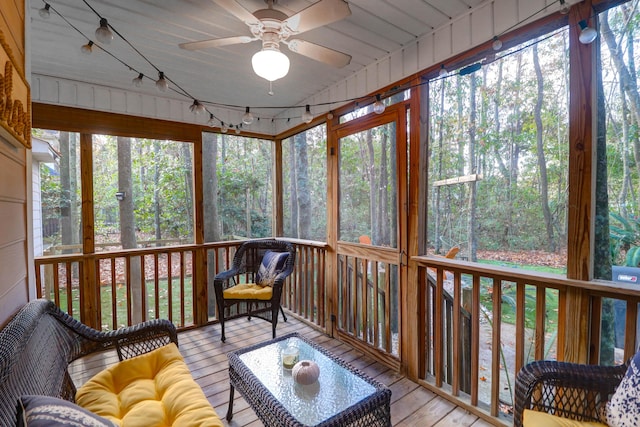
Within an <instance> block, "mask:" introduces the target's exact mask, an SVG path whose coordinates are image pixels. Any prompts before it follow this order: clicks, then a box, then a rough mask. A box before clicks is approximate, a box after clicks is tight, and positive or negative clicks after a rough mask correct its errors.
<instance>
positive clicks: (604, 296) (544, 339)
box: [412, 257, 640, 423]
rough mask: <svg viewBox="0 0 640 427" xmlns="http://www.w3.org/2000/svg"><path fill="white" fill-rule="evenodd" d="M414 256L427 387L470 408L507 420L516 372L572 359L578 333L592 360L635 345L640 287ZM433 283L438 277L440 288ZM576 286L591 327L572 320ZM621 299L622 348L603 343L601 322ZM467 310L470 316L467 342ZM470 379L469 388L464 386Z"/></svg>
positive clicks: (618, 355)
mask: <svg viewBox="0 0 640 427" xmlns="http://www.w3.org/2000/svg"><path fill="white" fill-rule="evenodd" d="M412 261H414V262H416V263H417V266H418V271H419V281H420V283H419V289H420V295H421V296H420V304H419V313H420V314H419V316H421V317H422V319H421V320H420V321H424V322H425V331H427V333H426V334H425V336H424V337H423V338H424V341H423V342H420V343H418V345H419V351H420V354H422V355H423V362H424V363H423V367H424V368H423V369H422V372H421V373H420V376H421V378H422V380H424V383H425V385H427V386H429V387H432V388H433V389H434V390H437V391H438V392H440V393H444V394H448V395H450V396H453V397H454V398H456V401H457V403H458V404H459V405H461V406H464V407H467V408H468V409H470V410H472V411H479V412H478V413H480V412H484V413H489V414H490V415H491V416H493V417H498V418H499V419H503V420H504V421H505V422H507V423H508V422H509V421H510V418H509V412H510V410H511V407H512V402H513V400H512V399H513V390H514V383H513V382H514V378H515V374H516V372H518V370H519V369H520V368H521V367H522V366H523V365H524V364H525V363H528V362H529V361H531V360H540V359H557V360H567V358H565V345H566V343H567V341H568V340H569V339H575V337H576V334H580V333H582V334H583V335H586V337H587V339H588V340H589V343H588V347H589V348H590V349H591V350H590V355H589V359H590V362H591V363H599V362H600V358H601V356H604V355H605V353H610V354H612V355H613V357H610V358H609V360H606V361H602V362H603V363H623V362H624V361H625V360H626V359H627V358H629V357H631V356H632V355H633V354H634V353H635V349H636V348H637V345H638V343H637V340H636V334H637V330H636V324H637V323H636V322H637V321H636V319H637V314H638V310H637V307H638V303H640V288H638V287H634V286H632V285H626V284H620V283H615V284H613V283H611V282H605V281H601V282H600V281H593V282H584V281H575V280H569V279H566V278H564V277H562V276H560V275H552V274H541V273H537V272H536V273H534V272H526V271H523V270H520V269H514V268H506V267H496V266H490V265H484V264H477V263H470V262H463V261H454V260H447V259H444V258H441V257H414V258H412ZM430 280H432V281H435V288H432V287H431V286H430V285H429V281H430ZM576 290H579V291H580V292H584V293H586V298H587V299H588V301H589V304H590V311H591V313H592V314H591V319H590V322H589V321H587V322H588V324H590V325H591V330H590V331H576V326H573V327H571V326H570V325H567V323H568V320H567V319H568V316H569V315H570V312H571V310H572V308H571V307H570V304H569V303H568V293H569V292H575V291H576ZM447 291H448V292H450V293H451V294H452V295H453V310H454V312H453V313H454V314H453V316H452V318H451V324H448V321H447V319H449V316H448V315H446V314H447V311H448V310H450V309H451V308H450V307H447V305H446V299H445V298H444V294H445V293H446V292H447ZM616 300H618V301H621V303H622V304H623V305H626V314H625V315H624V319H623V320H621V319H620V316H618V319H617V320H616V321H618V322H620V321H623V322H624V323H625V332H624V345H623V348H619V349H616V348H608V346H604V347H603V346H602V345H601V336H602V335H607V334H604V333H603V332H604V331H603V327H602V319H603V317H609V318H611V316H613V315H614V313H613V305H614V304H613V303H614V302H615V301H616ZM456 307H457V309H456ZM456 313H457V315H456ZM463 313H470V315H471V317H470V319H469V322H470V324H471V334H470V343H469V344H467V345H464V343H465V340H464V339H463V336H464V335H465V326H464V323H465V320H464V316H463ZM569 323H570V322H569ZM609 335H610V331H609ZM452 343H453V344H452ZM448 371H449V372H450V377H449V376H448V374H447V372H448ZM469 373H470V376H469ZM468 379H470V384H469V386H468V388H467V387H465V386H463V385H464V384H465V382H466V381H468Z"/></svg>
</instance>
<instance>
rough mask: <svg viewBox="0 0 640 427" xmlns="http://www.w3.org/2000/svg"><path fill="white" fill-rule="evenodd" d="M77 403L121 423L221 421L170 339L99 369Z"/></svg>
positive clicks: (213, 426)
mask: <svg viewBox="0 0 640 427" xmlns="http://www.w3.org/2000/svg"><path fill="white" fill-rule="evenodd" d="M76 403H78V405H80V406H82V407H83V408H85V409H87V410H89V411H91V412H93V413H95V414H98V415H100V416H101V417H104V418H107V419H108V420H111V421H113V422H115V423H116V424H118V425H120V426H121V427H136V426H145V427H151V426H156V427H164V426H173V425H175V426H194V427H195V426H206V427H221V426H222V425H223V424H222V422H221V421H220V418H219V417H218V415H217V414H216V412H215V410H214V409H213V408H212V407H211V405H210V404H209V401H208V400H207V398H206V397H205V395H204V393H203V392H202V389H201V388H200V386H199V385H198V384H197V383H196V382H195V380H194V379H193V377H192V376H191V372H189V368H188V367H187V365H186V363H185V362H184V360H183V359H182V356H181V355H180V352H179V351H178V347H177V346H176V345H175V344H173V343H171V344H168V345H166V346H164V347H161V348H158V349H156V350H153V351H151V352H149V353H146V354H143V355H140V356H136V357H133V358H131V359H127V360H123V361H121V362H118V363H117V364H115V365H113V366H111V367H109V368H107V369H105V370H103V371H102V372H99V373H98V374H97V375H95V376H94V377H93V378H91V379H90V380H89V381H88V382H87V383H86V384H84V385H83V386H82V387H80V388H79V389H78V391H77V393H76Z"/></svg>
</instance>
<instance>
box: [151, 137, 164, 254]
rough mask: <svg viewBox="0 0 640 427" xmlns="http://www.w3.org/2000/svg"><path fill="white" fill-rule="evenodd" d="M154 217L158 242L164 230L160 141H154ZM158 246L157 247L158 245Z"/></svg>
mask: <svg viewBox="0 0 640 427" xmlns="http://www.w3.org/2000/svg"><path fill="white" fill-rule="evenodd" d="M153 153H154V162H153V163H154V164H153V217H154V221H153V222H154V224H153V225H154V229H155V235H156V240H161V239H162V229H161V228H160V165H159V164H158V160H159V159H160V141H157V140H156V141H153ZM156 246H157V245H156Z"/></svg>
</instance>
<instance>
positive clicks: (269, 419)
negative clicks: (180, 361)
mask: <svg viewBox="0 0 640 427" xmlns="http://www.w3.org/2000/svg"><path fill="white" fill-rule="evenodd" d="M291 345H293V346H295V347H297V348H298V350H299V359H300V360H313V361H314V362H316V363H317V364H318V366H319V367H320V377H319V378H318V381H317V382H315V383H313V384H311V385H308V386H303V385H300V384H297V383H296V382H295V381H294V380H293V377H292V376H291V370H290V369H285V368H284V367H283V364H282V355H281V354H282V351H283V350H285V349H286V348H287V347H289V346H291ZM228 356H229V379H230V381H231V389H230V396H229V410H228V411H227V420H228V421H231V418H232V417H233V394H234V388H236V389H238V391H240V393H241V394H242V396H243V397H244V399H245V400H246V401H247V402H248V403H249V405H251V407H252V408H253V410H254V411H255V412H256V414H257V415H258V418H260V420H261V421H262V422H263V423H264V425H265V426H268V427H272V426H295V427H301V426H322V427H326V426H340V427H342V426H384V427H386V426H390V425H391V415H390V402H391V390H389V389H388V388H387V387H385V386H384V385H382V384H380V383H379V382H377V381H375V380H373V379H371V378H369V377H368V376H366V375H365V374H363V373H361V372H359V371H357V370H356V369H354V368H352V367H350V366H349V365H348V364H347V363H345V362H344V361H342V360H341V359H339V358H338V357H336V356H333V355H332V354H331V353H329V352H328V351H326V350H325V349H323V348H322V347H320V346H319V345H317V344H315V343H313V342H311V341H309V340H307V339H305V338H303V337H301V336H300V335H298V334H289V335H285V336H283V337H281V338H277V339H274V340H271V341H267V342H264V343H261V344H258V345H255V346H252V347H249V348H246V349H242V350H238V351H235V352H233V353H229V354H228Z"/></svg>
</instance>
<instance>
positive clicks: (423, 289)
mask: <svg viewBox="0 0 640 427" xmlns="http://www.w3.org/2000/svg"><path fill="white" fill-rule="evenodd" d="M421 82H422V79H421V78H416V80H415V81H414V82H413V83H412V86H413V87H414V89H412V90H411V101H410V102H411V104H410V108H411V109H410V112H409V113H410V121H411V123H412V126H411V129H410V132H411V133H410V135H409V141H410V145H409V159H408V161H409V194H408V209H406V211H407V214H408V217H409V218H408V223H407V231H408V241H407V242H406V247H407V258H408V269H407V274H406V276H405V278H406V282H402V283H406V284H407V286H406V287H405V288H406V291H405V292H404V294H403V296H404V298H403V303H402V307H401V310H400V313H401V316H402V322H401V325H402V334H401V336H402V337H403V343H402V344H403V345H402V354H401V359H402V363H403V367H402V369H403V371H404V372H406V375H407V376H408V377H409V378H412V379H414V380H417V379H420V378H424V377H425V375H426V358H425V354H426V346H427V344H426V324H427V320H426V309H425V301H426V293H427V286H428V285H427V282H426V280H424V279H421V278H420V277H419V274H420V269H418V267H417V265H416V264H415V262H412V261H411V257H412V256H416V255H421V254H424V253H426V238H425V236H426V230H425V229H423V228H424V227H423V226H422V225H423V224H426V221H427V218H426V215H427V214H426V212H427V176H428V174H427V168H428V164H427V156H426V153H427V137H428V135H427V133H428V129H429V105H428V104H429V103H428V100H429V85H421V84H420V83H421ZM415 124H417V125H415ZM398 170H400V169H398ZM401 173H402V172H401ZM398 212H402V210H399V211H398ZM425 274H426V271H425Z"/></svg>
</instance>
